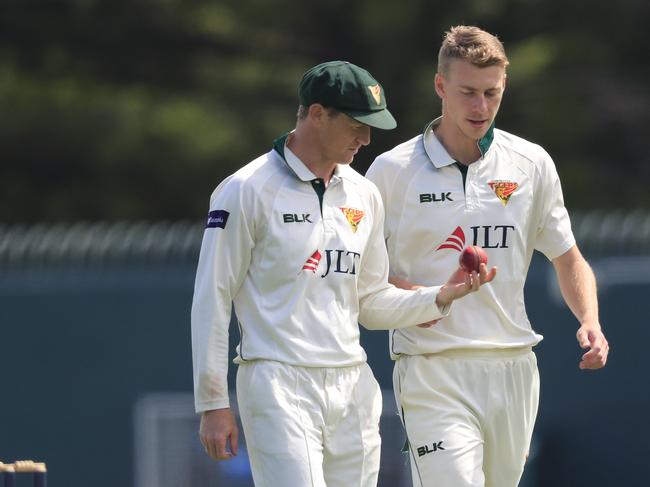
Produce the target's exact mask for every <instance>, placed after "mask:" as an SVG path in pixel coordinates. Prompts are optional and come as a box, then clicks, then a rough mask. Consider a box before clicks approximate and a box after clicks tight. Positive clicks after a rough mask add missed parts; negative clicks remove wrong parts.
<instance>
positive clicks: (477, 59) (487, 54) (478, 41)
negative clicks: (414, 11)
mask: <svg viewBox="0 0 650 487" xmlns="http://www.w3.org/2000/svg"><path fill="white" fill-rule="evenodd" d="M454 59H461V60H463V61H468V62H470V63H471V64H473V65H474V66H477V67H479V68H486V67H488V66H503V67H504V68H505V67H506V66H508V64H509V62H508V57H507V56H506V52H505V50H504V48H503V44H501V41H500V40H499V39H497V38H496V36H493V35H492V34H490V33H489V32H485V31H484V30H482V29H479V28H478V27H474V26H470V25H457V26H455V27H452V28H451V29H449V31H448V32H445V37H444V40H443V41H442V46H441V47H440V52H438V72H439V73H442V74H445V73H447V72H448V69H449V64H450V63H451V61H453V60H454Z"/></svg>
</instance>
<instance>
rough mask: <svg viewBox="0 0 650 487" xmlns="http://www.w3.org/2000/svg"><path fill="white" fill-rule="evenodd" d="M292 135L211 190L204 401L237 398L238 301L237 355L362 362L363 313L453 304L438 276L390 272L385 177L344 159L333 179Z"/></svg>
mask: <svg viewBox="0 0 650 487" xmlns="http://www.w3.org/2000/svg"><path fill="white" fill-rule="evenodd" d="M285 141H286V136H285V137H282V138H280V139H278V140H277V141H276V142H275V145H274V149H273V150H271V151H270V152H269V153H267V154H265V155H263V156H261V157H259V158H257V159H255V160H254V161H252V162H251V163H249V164H247V165H246V166H244V167H243V168H242V169H240V170H239V171H237V172H236V173H235V174H233V175H231V176H229V177H228V178H226V179H225V180H224V181H223V182H222V183H221V184H220V185H219V186H218V187H217V189H216V190H215V191H214V193H213V194H212V197H211V201H210V212H209V216H208V221H207V225H206V230H205V234H204V237H203V242H202V246H201V253H200V257H199V263H198V270H197V274H196V283H195V289H194V300H193V304H192V349H193V362H194V388H195V407H196V411H197V412H201V411H206V410H211V409H217V408H223V407H228V405H229V403H228V384H227V373H228V325H229V323H230V314H231V303H232V302H234V306H235V312H236V315H237V318H238V320H239V326H240V331H241V341H240V344H239V346H238V347H237V354H238V355H237V358H236V359H235V362H240V363H241V362H246V361H249V360H259V359H264V360H275V361H278V362H283V363H287V364H291V365H298V366H307V367H340V366H350V365H355V364H361V363H364V362H365V361H366V354H365V352H364V350H363V349H362V348H361V345H360V344H359V327H358V322H361V323H362V324H363V325H364V326H365V327H366V328H377V329H386V328H388V327H390V326H412V325H415V324H417V323H422V322H425V321H429V320H432V319H437V318H440V317H441V316H442V315H443V313H447V312H448V310H443V311H442V312H441V311H440V310H439V309H438V307H437V306H436V304H435V299H436V296H437V293H438V291H439V287H434V288H426V289H422V290H418V291H417V292H408V291H403V290H400V289H397V288H395V287H394V286H392V285H390V284H388V282H387V279H388V256H387V253H386V246H385V243H384V237H383V224H384V210H383V205H382V202H381V197H380V195H379V193H378V191H377V188H376V187H375V186H374V185H373V184H372V183H371V182H370V181H368V180H367V179H365V178H364V177H363V176H361V175H360V174H359V173H357V172H356V171H355V170H354V169H352V168H351V167H349V166H347V165H339V166H337V168H336V170H335V172H334V175H333V177H332V179H331V181H330V182H329V184H328V186H327V189H323V181H322V180H319V179H317V178H316V177H315V176H314V175H313V174H312V173H311V171H309V169H308V168H307V167H306V166H305V165H304V164H303V163H302V162H301V161H300V160H299V159H298V158H297V157H296V156H295V155H293V154H292V153H291V151H289V149H287V148H285Z"/></svg>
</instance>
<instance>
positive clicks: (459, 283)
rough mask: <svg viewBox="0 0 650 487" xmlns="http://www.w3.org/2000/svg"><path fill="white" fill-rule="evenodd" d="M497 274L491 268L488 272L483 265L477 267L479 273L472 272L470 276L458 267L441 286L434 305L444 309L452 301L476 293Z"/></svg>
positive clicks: (495, 269)
mask: <svg viewBox="0 0 650 487" xmlns="http://www.w3.org/2000/svg"><path fill="white" fill-rule="evenodd" d="M496 274H497V268H496V267H492V269H490V270H489V271H488V269H487V266H486V265H485V264H481V265H480V266H479V271H478V272H476V271H473V272H472V273H471V274H469V273H467V272H466V271H464V270H463V269H461V268H460V267H459V268H458V269H456V272H454V273H453V274H452V275H451V276H450V277H449V279H448V280H447V282H446V283H445V284H443V286H442V288H440V292H439V293H438V297H437V298H436V304H437V305H438V307H439V308H444V307H445V306H448V305H450V304H451V302H452V301H454V300H456V299H459V298H462V297H463V296H466V295H468V294H469V293H473V292H476V291H478V289H479V287H481V286H482V285H483V284H486V283H488V282H490V281H492V279H494V276H496Z"/></svg>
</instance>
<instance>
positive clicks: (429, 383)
mask: <svg viewBox="0 0 650 487" xmlns="http://www.w3.org/2000/svg"><path fill="white" fill-rule="evenodd" d="M507 65H508V59H507V57H506V54H505V52H504V49H503V45H502V44H501V42H500V41H499V40H498V39H497V38H496V37H495V36H493V35H491V34H489V33H487V32H485V31H483V30H481V29H478V28H476V27H468V26H457V27H454V28H452V29H451V30H450V31H449V32H447V33H446V37H445V38H444V41H443V44H442V47H441V49H440V52H439V57H438V72H437V74H436V76H435V90H436V93H437V94H438V96H439V97H440V98H441V100H442V116H441V117H439V118H437V119H435V120H433V121H432V122H431V123H429V124H428V125H427V126H426V128H425V130H424V133H422V134H421V135H418V136H417V137H414V138H413V139H411V140H408V141H406V142H404V143H403V144H401V145H398V146H397V147H395V148H394V149H392V150H390V151H388V152H386V153H384V154H382V155H380V156H379V157H378V158H377V159H376V160H375V161H374V162H373V164H372V165H371V167H370V169H369V170H368V172H367V177H368V178H369V179H370V180H371V181H373V182H374V183H375V184H376V185H377V187H378V188H379V191H380V193H381V195H382V198H383V201H384V205H385V209H386V219H385V235H386V242H387V247H388V254H389V261H390V275H391V278H390V281H391V282H393V283H395V284H396V285H399V286H401V287H403V288H410V287H411V286H412V285H413V284H418V285H422V284H424V285H427V284H430V283H433V282H436V280H438V279H440V276H445V275H447V274H448V273H449V271H450V270H453V269H454V268H455V266H456V262H457V261H458V257H459V254H460V252H461V251H462V249H463V248H464V247H465V246H468V245H477V246H480V247H482V248H483V249H484V250H485V252H486V253H487V255H488V259H489V260H488V262H490V264H491V265H492V264H493V265H496V267H498V269H499V279H496V280H494V282H492V283H490V284H489V285H487V286H484V287H481V289H480V290H479V291H478V292H477V293H475V294H472V295H470V296H468V297H467V298H465V299H464V300H463V305H462V306H458V307H455V308H454V309H453V310H452V311H451V312H450V313H449V315H447V316H445V317H444V318H442V319H441V320H439V321H438V322H437V323H436V324H435V325H434V326H432V327H430V328H422V327H410V328H400V329H397V330H394V331H392V332H391V333H390V352H391V354H392V357H393V358H394V359H395V360H396V362H395V367H394V375H393V379H394V390H395V396H396V400H397V404H398V409H399V411H400V414H401V418H402V421H403V424H404V427H405V430H406V433H407V436H408V442H409V447H410V459H411V471H412V477H413V485H414V486H435V487H469V486H472V487H479V486H481V487H483V486H486V487H514V486H516V485H517V484H518V482H519V480H520V477H521V475H522V472H523V468H524V463H525V461H526V456H527V453H528V449H529V444H530V440H531V435H532V432H533V425H534V422H535V417H536V414H537V406H538V395H539V376H538V371H537V365H536V360H535V355H534V353H533V352H532V350H531V349H532V347H533V346H535V345H536V344H537V343H538V342H539V341H540V340H541V339H542V337H541V336H540V335H539V334H537V333H535V331H534V330H533V329H532V327H531V324H530V322H529V321H528V318H527V316H526V310H525V306H524V294H523V289H524V283H525V280H526V273H527V271H528V266H529V264H530V260H531V256H532V254H533V251H534V250H538V251H540V252H542V253H543V254H544V255H546V257H547V258H548V259H549V260H550V261H551V262H552V263H553V266H554V268H555V271H556V274H557V279H558V281H559V284H560V288H561V291H562V295H563V297H564V299H565V301H566V303H567V304H568V306H569V307H570V309H571V311H572V312H573V314H574V315H575V317H576V318H577V320H578V321H579V324H580V326H579V328H578V332H577V338H578V342H579V344H580V346H581V347H582V348H583V349H585V350H586V352H585V353H584V355H583V356H582V360H581V362H580V368H582V369H598V368H601V367H603V366H604V365H605V363H606V361H607V354H608V344H607V340H606V339H605V336H604V335H603V332H602V330H601V326H600V323H599V320H598V305H597V298H596V283H595V279H594V275H593V273H592V271H591V269H590V267H589V265H588V264H587V262H586V261H585V259H584V258H583V257H582V255H581V253H580V251H579V250H578V247H577V246H576V241H575V238H574V236H573V234H572V232H571V225H570V222H569V216H568V214H567V210H566V208H565V207H564V202H563V196H562V190H561V187H560V180H559V178H558V174H557V172H556V169H555V166H554V164H553V161H552V159H551V157H550V156H549V155H548V154H547V153H546V151H545V150H544V149H542V148H541V147H540V146H539V145H536V144H533V143H531V142H528V141H526V140H523V139H521V138H519V137H517V136H515V135H512V134H509V133H507V132H504V131H502V130H498V129H496V128H495V126H494V120H495V117H496V115H497V112H498V110H499V104H500V103H501V99H502V96H503V93H504V90H505V87H506V66H507ZM394 325H395V326H394V328H398V324H397V323H395V324H394Z"/></svg>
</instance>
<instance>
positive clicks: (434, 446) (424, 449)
mask: <svg viewBox="0 0 650 487" xmlns="http://www.w3.org/2000/svg"><path fill="white" fill-rule="evenodd" d="M444 449H445V447H443V446H442V441H439V442H438V443H431V445H424V446H421V447H418V449H417V452H418V456H419V457H423V456H424V455H428V454H429V453H435V452H437V451H439V450H444Z"/></svg>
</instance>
